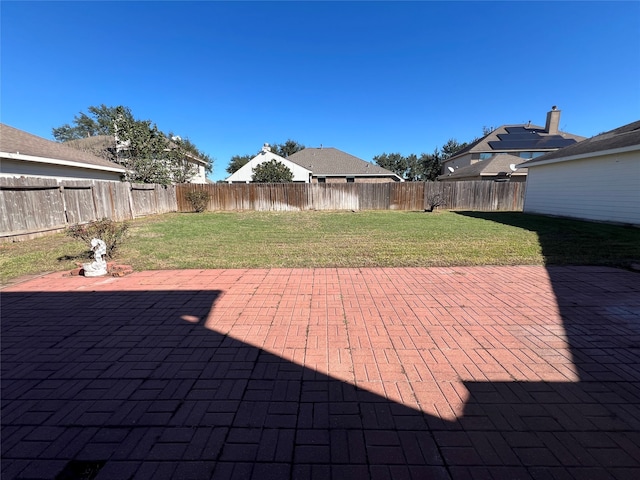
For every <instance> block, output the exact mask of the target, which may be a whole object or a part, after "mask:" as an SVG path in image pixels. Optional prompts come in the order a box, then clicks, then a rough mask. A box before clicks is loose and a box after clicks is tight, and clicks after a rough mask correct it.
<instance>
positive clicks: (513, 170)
mask: <svg viewBox="0 0 640 480" xmlns="http://www.w3.org/2000/svg"><path fill="white" fill-rule="evenodd" d="M509 168H510V169H511V171H512V172H515V171H516V170H517V169H518V167H516V164H515V163H512V164H511V165H509Z"/></svg>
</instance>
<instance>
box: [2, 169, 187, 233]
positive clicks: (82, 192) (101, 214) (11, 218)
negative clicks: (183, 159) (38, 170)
mask: <svg viewBox="0 0 640 480" xmlns="http://www.w3.org/2000/svg"><path fill="white" fill-rule="evenodd" d="M176 209H177V200H176V192H175V187H172V186H170V187H165V186H162V185H131V184H129V183H125V182H107V181H99V180H56V179H53V178H51V179H45V178H36V177H19V178H5V177H2V178H0V241H12V240H23V239H27V238H33V237H36V236H40V235H42V234H45V233H49V232H51V231H55V230H61V229H63V228H65V227H67V226H69V225H72V224H75V223H85V222H89V221H92V220H98V219H101V218H110V219H112V220H114V221H123V220H130V219H132V218H135V217H138V216H142V215H152V214H156V213H166V212H172V211H176Z"/></svg>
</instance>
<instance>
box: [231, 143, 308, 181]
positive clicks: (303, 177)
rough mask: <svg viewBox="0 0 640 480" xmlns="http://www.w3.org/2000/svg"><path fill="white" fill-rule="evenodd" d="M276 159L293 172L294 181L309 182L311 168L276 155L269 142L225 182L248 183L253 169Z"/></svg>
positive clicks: (251, 177)
mask: <svg viewBox="0 0 640 480" xmlns="http://www.w3.org/2000/svg"><path fill="white" fill-rule="evenodd" d="M272 160H276V161H278V162H280V163H282V164H284V165H285V166H286V167H287V168H288V169H289V170H291V172H292V173H293V181H294V182H304V183H309V181H310V178H311V170H308V169H306V168H303V167H301V166H300V165H298V164H296V163H294V162H292V161H290V160H288V159H286V158H283V157H281V156H280V155H276V154H275V153H273V152H272V151H271V148H270V147H269V144H267V143H265V144H264V146H263V147H262V150H261V151H260V153H258V154H257V155H256V156H255V157H253V158H252V159H251V160H249V161H248V162H247V163H246V164H244V165H243V166H242V167H240V168H239V169H238V170H236V171H235V172H234V173H232V174H231V175H230V176H229V177H227V179H226V180H225V182H227V183H250V182H252V181H253V169H254V168H256V167H257V166H258V165H260V164H262V163H266V162H270V161H272Z"/></svg>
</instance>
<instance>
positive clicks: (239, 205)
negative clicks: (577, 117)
mask: <svg viewBox="0 0 640 480" xmlns="http://www.w3.org/2000/svg"><path fill="white" fill-rule="evenodd" d="M192 190H204V191H206V192H208V193H209V195H210V199H209V205H208V207H207V210H210V211H234V210H258V211H269V210H276V211H278V210H280V211H296V210H424V209H426V208H429V206H430V204H431V199H432V198H433V197H435V196H440V198H441V199H442V200H443V202H444V205H443V207H444V208H447V209H449V210H477V211H499V210H503V211H505V210H507V211H521V210H522V207H523V203H524V191H525V183H524V182H522V183H520V182H513V183H511V182H491V181H477V182H402V183H342V184H336V183H333V184H332V183H325V184H322V183H268V184H252V183H243V184H227V183H217V184H214V185H195V184H182V185H177V186H176V199H177V202H178V211H179V212H190V211H193V207H192V205H191V203H190V202H189V201H188V200H187V196H186V195H187V193H188V192H190V191H192Z"/></svg>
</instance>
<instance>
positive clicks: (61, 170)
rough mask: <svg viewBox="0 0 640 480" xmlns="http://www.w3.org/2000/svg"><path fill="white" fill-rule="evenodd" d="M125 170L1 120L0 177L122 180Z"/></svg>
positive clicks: (102, 159) (115, 164)
mask: <svg viewBox="0 0 640 480" xmlns="http://www.w3.org/2000/svg"><path fill="white" fill-rule="evenodd" d="M124 173H125V169H124V168H123V167H122V166H121V165H118V164H117V163H113V162H110V161H108V160H105V159H104V158H100V157H98V156H96V155H93V154H91V153H87V152H82V151H79V150H75V149H73V148H70V147H68V146H66V145H64V144H61V143H57V142H54V141H52V140H46V139H44V138H42V137H38V136H36V135H32V134H30V133H27V132H25V131H23V130H18V129H17V128H14V127H10V126H9V125H5V124H1V123H0V177H23V176H24V177H40V178H55V179H58V180H86V179H91V180H111V181H116V182H119V181H120V180H121V179H122V176H123V175H124Z"/></svg>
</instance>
